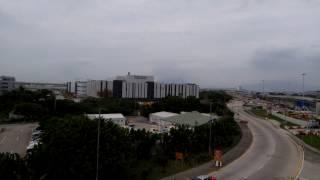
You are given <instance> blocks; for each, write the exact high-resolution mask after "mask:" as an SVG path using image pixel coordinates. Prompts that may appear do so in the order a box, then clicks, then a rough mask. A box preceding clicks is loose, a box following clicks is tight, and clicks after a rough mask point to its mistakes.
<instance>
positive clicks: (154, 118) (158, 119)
mask: <svg viewBox="0 0 320 180" xmlns="http://www.w3.org/2000/svg"><path fill="white" fill-rule="evenodd" d="M176 115H178V114H177V113H172V112H166V111H161V112H156V113H151V114H149V121H150V122H152V123H156V124H159V125H161V124H163V123H164V119H166V118H168V117H172V116H176Z"/></svg>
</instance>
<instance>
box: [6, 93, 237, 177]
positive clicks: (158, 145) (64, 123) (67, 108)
mask: <svg viewBox="0 0 320 180" xmlns="http://www.w3.org/2000/svg"><path fill="white" fill-rule="evenodd" d="M206 93H208V96H207V98H206V101H207V102H204V103H203V102H201V103H200V101H199V100H198V99H196V98H194V97H189V98H187V99H182V98H178V97H168V98H166V99H164V100H161V101H158V102H156V103H155V104H154V105H153V106H151V107H149V108H150V109H140V110H143V112H145V113H146V114H147V113H149V112H151V111H154V110H168V111H172V112H179V111H192V110H202V112H208V111H209V110H210V108H209V107H210V105H209V103H210V102H211V103H212V106H213V112H215V113H218V114H220V115H221V116H222V118H221V119H220V120H219V121H216V122H214V123H212V124H205V125H202V126H198V127H195V128H190V127H188V126H179V127H177V128H176V129H171V131H170V133H167V134H162V135H159V134H153V133H150V132H146V131H145V130H129V129H125V128H121V127H120V126H118V125H116V124H113V123H112V122H102V123H101V134H100V164H99V165H100V169H99V172H100V175H99V178H100V179H137V180H138V179H139V180H140V179H159V178H161V177H165V176H168V175H171V174H174V173H177V172H179V171H182V170H185V169H188V168H191V167H194V166H197V165H199V164H201V163H204V162H207V161H208V160H210V157H209V156H208V153H207V151H208V142H209V129H210V126H211V129H212V137H211V139H212V142H211V144H210V146H211V148H212V149H216V148H219V149H222V150H224V151H226V150H228V149H230V148H231V147H232V146H234V145H235V144H237V142H238V141H239V139H240V137H241V132H240V128H239V126H238V125H237V123H236V122H235V121H234V119H233V113H232V112H231V111H230V110H228V108H227V107H226V102H227V101H228V100H230V98H228V96H227V95H226V94H223V93H222V92H206ZM221 94H222V95H223V96H226V97H223V98H222V97H220V95H221ZM51 95H52V94H51V92H48V91H39V92H30V91H26V90H23V89H20V90H17V91H13V92H11V93H7V94H5V95H4V96H0V100H1V102H3V103H1V105H0V106H1V107H2V108H1V112H2V113H4V114H5V112H6V111H7V112H10V111H12V110H14V112H15V113H16V114H20V115H24V116H25V118H24V119H25V120H28V121H31V120H37V121H39V124H40V127H39V129H41V130H42V131H43V133H42V134H41V136H40V142H41V143H40V144H39V145H38V146H36V147H35V148H34V149H32V150H29V151H28V153H27V155H26V157H24V158H21V157H19V156H18V155H12V154H0V179H1V180H6V179H10V180H11V179H13V180H15V179H17V180H18V179H28V180H35V179H43V180H51V179H52V180H53V179H79V180H81V179H84V180H85V179H95V173H96V151H97V149H96V145H97V121H92V120H89V119H87V118H86V117H84V116H83V113H84V112H87V113H97V112H98V111H99V109H101V110H102V111H101V112H102V113H109V112H110V113H116V112H118V113H123V114H125V115H132V114H134V113H135V111H136V110H139V108H145V107H139V106H138V105H137V104H136V103H135V102H134V101H131V100H124V99H112V98H105V99H104V98H102V99H87V100H84V101H83V102H81V103H74V102H72V101H69V100H63V101H61V100H57V101H56V108H54V107H55V106H54V99H53V98H52V97H51ZM208 97H210V98H208ZM10 99H11V100H10ZM202 100H203V99H202ZM177 152H179V153H182V154H183V157H184V158H183V160H176V153H177Z"/></svg>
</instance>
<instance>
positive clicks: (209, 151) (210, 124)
mask: <svg viewBox="0 0 320 180" xmlns="http://www.w3.org/2000/svg"><path fill="white" fill-rule="evenodd" d="M211 113H212V102H210V123H209V126H210V127H209V145H208V149H209V150H208V153H209V156H211V127H212V118H211Z"/></svg>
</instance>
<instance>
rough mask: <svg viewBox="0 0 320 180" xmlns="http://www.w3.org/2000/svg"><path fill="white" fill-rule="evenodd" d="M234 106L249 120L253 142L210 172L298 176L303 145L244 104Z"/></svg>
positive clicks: (228, 179) (223, 177)
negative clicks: (216, 169) (232, 158)
mask: <svg viewBox="0 0 320 180" xmlns="http://www.w3.org/2000/svg"><path fill="white" fill-rule="evenodd" d="M235 106H236V108H235ZM232 108H234V109H239V111H237V112H239V115H240V118H241V119H244V120H247V121H248V122H249V124H248V126H249V128H250V130H251V132H252V134H253V143H252V146H251V147H250V149H249V150H248V151H247V152H246V153H245V154H244V155H243V156H242V157H241V158H239V159H238V160H236V161H235V162H233V163H231V164H230V165H228V166H226V167H224V168H222V169H221V170H219V171H217V172H213V173H210V174H209V175H215V176H217V179H219V180H239V179H248V180H251V179H252V180H263V179H266V180H270V179H292V178H295V177H296V176H297V175H298V174H299V173H300V171H301V168H302V165H303V151H302V150H301V148H300V147H298V146H297V144H295V142H294V141H293V140H292V139H291V138H290V137H289V136H288V135H287V133H286V132H285V131H284V130H282V129H280V128H277V127H275V126H273V125H272V124H271V123H269V122H267V121H265V120H263V119H260V118H257V117H254V116H252V115H250V114H247V113H246V112H244V111H243V109H242V106H241V104H239V103H237V104H233V105H232Z"/></svg>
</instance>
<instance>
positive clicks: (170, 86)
mask: <svg viewBox="0 0 320 180" xmlns="http://www.w3.org/2000/svg"><path fill="white" fill-rule="evenodd" d="M67 89H68V92H71V93H74V94H75V95H76V96H77V97H105V96H112V97H117V98H128V99H161V98H165V97H167V96H179V97H182V98H187V97H189V96H194V97H196V98H199V91H200V89H199V86H198V85H196V84H191V83H186V84H175V83H158V82H155V81H154V77H153V76H139V75H131V74H130V73H128V75H125V76H117V77H116V78H115V79H114V80H109V81H107V80H90V81H82V82H81V81H76V82H73V83H71V82H69V83H68V88H67Z"/></svg>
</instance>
